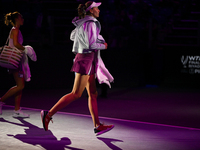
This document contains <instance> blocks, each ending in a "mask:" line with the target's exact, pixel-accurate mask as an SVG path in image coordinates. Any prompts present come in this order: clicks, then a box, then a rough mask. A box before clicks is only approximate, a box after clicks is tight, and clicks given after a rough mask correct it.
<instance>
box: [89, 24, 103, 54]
mask: <svg viewBox="0 0 200 150" xmlns="http://www.w3.org/2000/svg"><path fill="white" fill-rule="evenodd" d="M87 36H88V41H89V49H95V50H102V49H105V45H104V44H102V43H100V42H98V36H99V29H98V28H97V27H96V24H95V22H89V23H88V28H87Z"/></svg>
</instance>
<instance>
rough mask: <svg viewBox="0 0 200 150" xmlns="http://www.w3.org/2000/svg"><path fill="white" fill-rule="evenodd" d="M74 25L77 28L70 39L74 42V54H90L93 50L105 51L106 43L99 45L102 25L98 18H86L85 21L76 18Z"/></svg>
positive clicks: (73, 21)
mask: <svg viewBox="0 0 200 150" xmlns="http://www.w3.org/2000/svg"><path fill="white" fill-rule="evenodd" d="M72 23H73V24H74V25H75V26H76V28H75V29H74V30H73V31H72V33H71V35H70V39H71V40H72V41H74V44H73V49H72V52H74V53H90V52H91V51H93V50H102V49H105V45H104V44H103V42H105V41H102V42H101V43H100V42H98V43H97V41H98V37H99V36H100V35H99V33H100V31H101V24H100V22H99V21H98V20H97V19H96V18H94V17H92V16H85V18H83V19H79V18H78V17H75V18H74V19H73V20H72Z"/></svg>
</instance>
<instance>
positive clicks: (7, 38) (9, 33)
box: [5, 29, 12, 45]
mask: <svg viewBox="0 0 200 150" xmlns="http://www.w3.org/2000/svg"><path fill="white" fill-rule="evenodd" d="M11 31H12V29H11V30H10V33H11ZM10 33H9V35H8V38H7V40H6V44H5V45H7V44H8V40H9V37H10Z"/></svg>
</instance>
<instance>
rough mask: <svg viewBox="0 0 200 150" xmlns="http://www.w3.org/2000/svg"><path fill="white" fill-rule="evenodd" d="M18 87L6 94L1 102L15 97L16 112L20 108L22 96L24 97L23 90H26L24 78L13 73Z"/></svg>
mask: <svg viewBox="0 0 200 150" xmlns="http://www.w3.org/2000/svg"><path fill="white" fill-rule="evenodd" d="M13 76H14V79H15V82H16V86H14V87H12V88H10V89H9V90H8V91H7V92H6V94H4V96H3V97H2V98H1V101H2V102H3V101H5V100H6V99H8V98H9V97H11V96H15V110H19V108H20V101H21V96H22V90H23V89H24V84H25V83H24V78H20V77H19V73H18V72H14V73H13Z"/></svg>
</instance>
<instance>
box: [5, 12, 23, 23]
mask: <svg viewBox="0 0 200 150" xmlns="http://www.w3.org/2000/svg"><path fill="white" fill-rule="evenodd" d="M19 15H20V13H19V12H18V11H15V12H13V13H11V12H10V13H8V14H6V15H5V24H6V25H7V26H8V25H9V24H11V25H12V26H14V25H15V19H16V18H18V16H19Z"/></svg>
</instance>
